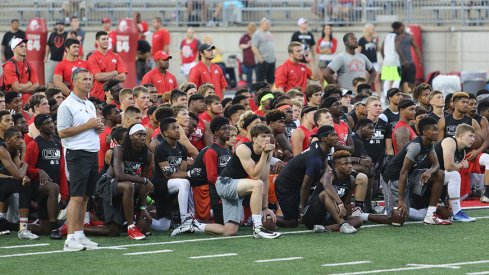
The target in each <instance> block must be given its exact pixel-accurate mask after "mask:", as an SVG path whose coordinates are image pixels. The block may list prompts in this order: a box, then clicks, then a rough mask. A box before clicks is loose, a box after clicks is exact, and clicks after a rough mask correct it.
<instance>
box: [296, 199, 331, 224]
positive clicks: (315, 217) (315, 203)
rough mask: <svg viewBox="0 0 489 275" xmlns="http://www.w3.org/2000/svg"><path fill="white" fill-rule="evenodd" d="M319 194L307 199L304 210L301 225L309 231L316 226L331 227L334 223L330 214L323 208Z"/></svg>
mask: <svg viewBox="0 0 489 275" xmlns="http://www.w3.org/2000/svg"><path fill="white" fill-rule="evenodd" d="M319 194H320V193H317V192H314V193H313V194H312V195H311V197H310V198H309V204H308V205H307V206H306V208H305V209H304V216H302V223H304V225H305V226H306V227H307V228H309V229H312V228H313V227H314V225H317V224H319V225H331V224H335V223H336V221H335V220H334V219H333V217H332V216H331V214H330V213H329V212H328V211H327V210H326V207H324V204H323V202H321V199H320V198H319Z"/></svg>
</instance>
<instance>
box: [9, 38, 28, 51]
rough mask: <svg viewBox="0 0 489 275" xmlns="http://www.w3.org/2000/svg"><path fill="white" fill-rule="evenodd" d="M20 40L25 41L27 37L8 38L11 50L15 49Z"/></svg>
mask: <svg viewBox="0 0 489 275" xmlns="http://www.w3.org/2000/svg"><path fill="white" fill-rule="evenodd" d="M22 42H24V43H27V39H23V38H14V39H12V40H10V48H11V49H12V51H13V50H14V49H15V47H17V46H18V45H19V44H20V43H22Z"/></svg>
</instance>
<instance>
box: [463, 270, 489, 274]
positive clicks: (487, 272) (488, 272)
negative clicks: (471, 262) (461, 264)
mask: <svg viewBox="0 0 489 275" xmlns="http://www.w3.org/2000/svg"><path fill="white" fill-rule="evenodd" d="M465 274H467V275H484V274H489V271H482V272H471V273H465Z"/></svg>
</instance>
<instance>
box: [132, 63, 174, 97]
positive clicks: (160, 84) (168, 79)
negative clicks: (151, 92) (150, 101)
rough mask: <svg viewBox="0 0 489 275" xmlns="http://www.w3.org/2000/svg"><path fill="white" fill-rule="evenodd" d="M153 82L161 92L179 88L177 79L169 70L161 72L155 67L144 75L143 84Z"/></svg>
mask: <svg viewBox="0 0 489 275" xmlns="http://www.w3.org/2000/svg"><path fill="white" fill-rule="evenodd" d="M146 83H151V84H153V85H155V87H156V90H157V91H158V93H159V94H164V93H168V92H171V90H173V89H176V88H178V83H177V79H176V78H175V76H174V75H172V74H171V73H170V72H169V71H166V72H165V73H161V72H160V71H159V69H158V68H154V69H152V70H151V71H149V72H148V73H147V74H145V75H144V76H143V80H142V81H141V85H144V84H146Z"/></svg>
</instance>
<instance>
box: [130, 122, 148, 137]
mask: <svg viewBox="0 0 489 275" xmlns="http://www.w3.org/2000/svg"><path fill="white" fill-rule="evenodd" d="M139 131H144V132H145V133H146V128H144V126H143V125H141V124H139V123H138V124H134V126H132V128H131V130H130V131H129V135H133V134H135V133H137V132H139Z"/></svg>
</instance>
